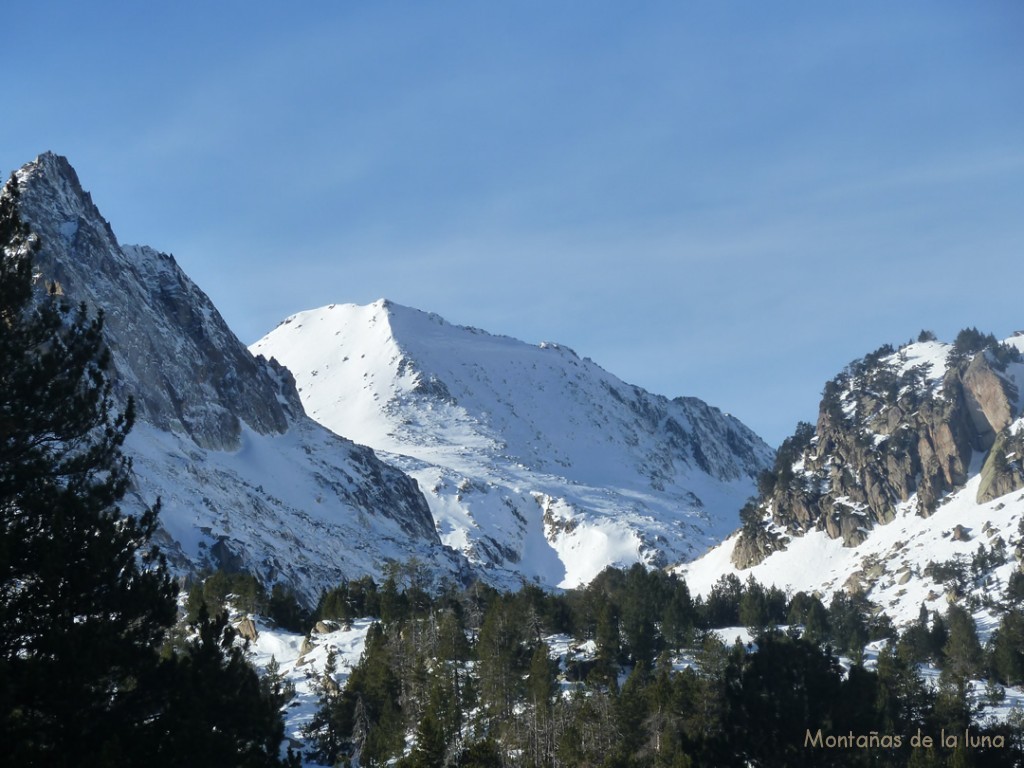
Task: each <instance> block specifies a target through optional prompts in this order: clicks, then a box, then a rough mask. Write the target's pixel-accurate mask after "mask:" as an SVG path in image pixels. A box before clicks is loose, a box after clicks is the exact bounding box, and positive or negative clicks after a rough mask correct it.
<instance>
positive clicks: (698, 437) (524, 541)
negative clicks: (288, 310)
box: [251, 300, 773, 586]
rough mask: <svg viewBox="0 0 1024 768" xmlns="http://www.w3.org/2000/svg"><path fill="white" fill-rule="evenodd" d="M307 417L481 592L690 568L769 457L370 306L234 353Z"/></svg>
mask: <svg viewBox="0 0 1024 768" xmlns="http://www.w3.org/2000/svg"><path fill="white" fill-rule="evenodd" d="M251 350H252V352H253V353H255V354H259V355H263V356H265V357H268V358H274V359H276V360H278V361H280V362H281V363H282V364H283V365H285V366H286V367H287V368H288V369H289V370H290V371H291V372H292V374H293V375H294V376H295V379H296V383H297V387H298V390H299V394H300V396H301V398H302V401H303V404H304V405H305V408H306V411H307V412H308V413H309V415H310V416H312V417H313V418H314V419H316V420H317V421H319V422H320V423H321V424H323V425H325V426H327V427H328V428H330V429H331V430H333V431H334V432H336V433H338V434H340V435H344V436H346V437H349V438H351V439H353V440H355V441H356V442H358V443H363V444H366V445H369V446H371V447H372V448H373V449H374V450H376V451H377V452H378V453H380V454H381V455H382V456H384V457H386V459H387V460H388V461H389V462H391V463H393V464H395V465H396V466H399V467H401V468H402V469H403V470H405V471H406V472H407V473H409V474H410V475H411V476H412V477H414V478H415V479H416V480H417V482H418V483H419V485H420V488H421V489H422V490H423V492H424V494H425V495H426V498H427V501H428V503H429V504H430V508H431V512H432V513H433V516H434V520H435V522H436V525H437V529H438V531H439V534H440V536H441V539H442V541H444V542H445V543H446V544H448V545H449V546H451V547H452V548H454V549H456V550H458V551H460V552H462V553H464V554H465V555H466V556H467V557H468V558H469V560H470V561H471V562H473V563H474V564H476V565H477V566H479V567H480V568H482V569H483V570H484V571H485V572H486V573H489V574H490V576H489V578H490V579H491V580H492V581H495V582H496V583H501V582H503V581H504V582H513V583H514V582H515V581H517V580H519V579H528V580H535V581H537V582H539V583H541V584H545V585H549V586H573V585H576V584H580V583H585V582H587V581H589V580H590V579H591V578H592V577H593V576H595V575H596V574H597V573H598V572H600V571H601V570H602V569H603V568H604V567H605V566H607V565H612V564H620V565H628V564H631V563H634V562H644V563H647V564H649V565H661V564H667V563H670V562H676V561H679V560H684V559H690V558H692V557H694V556H696V555H698V554H700V553H701V552H702V551H704V549H706V547H707V546H709V545H710V544H713V543H715V542H717V541H719V540H720V539H721V538H722V537H723V536H724V535H725V534H726V533H728V531H729V530H731V529H732V528H734V527H735V523H736V512H737V510H738V509H739V507H740V506H741V505H742V503H743V502H744V500H745V499H746V498H747V497H749V496H750V495H751V494H752V493H753V489H754V479H755V477H756V475H757V473H758V472H759V471H760V470H761V469H763V468H764V467H765V466H766V465H767V464H768V463H769V462H770V461H771V458H772V455H773V453H772V451H771V449H770V448H769V447H768V446H766V445H765V444H764V443H763V442H762V441H761V440H760V439H759V438H758V437H757V436H756V435H754V433H752V432H751V431H750V430H749V429H748V428H747V427H745V426H744V425H743V424H741V423H740V422H739V421H737V420H736V419H734V418H732V417H730V416H727V415H725V414H722V413H721V412H720V411H718V410H717V409H715V408H712V407H710V406H708V405H706V404H705V403H703V402H701V401H699V400H696V399H693V398H679V399H676V400H668V399H666V398H664V397H660V396H656V395H652V394H649V393H647V392H645V391H644V390H642V389H640V388H638V387H635V386H631V385H629V384H625V383H623V382H622V381H620V380H619V379H618V378H616V377H615V376H612V375H611V374H609V373H607V372H606V371H604V370H602V369H601V368H600V367H598V366H597V365H596V364H595V363H593V362H592V361H590V360H588V359H586V358H583V359H581V358H580V357H578V356H577V355H576V353H575V352H573V351H572V350H571V349H568V348H567V347H564V346H561V345H558V344H551V343H543V344H540V345H537V346H533V345H529V344H526V343H524V342H521V341H517V340H516V339H512V338H509V337H505V336H495V335H492V334H489V333H486V332H484V331H481V330H478V329H475V328H465V327H460V326H454V325H451V324H449V323H447V322H446V321H445V320H443V319H442V318H440V317H438V316H437V315H434V314H428V313H426V312H421V311H419V310H416V309H410V308H407V307H403V306H399V305H396V304H393V303H391V302H388V301H384V300H381V301H378V302H375V303H373V304H371V305H368V306H356V305H352V304H335V305H331V306H328V307H324V308H322V309H317V310H312V311H309V312H303V313H300V314H297V315H294V316H292V317H290V318H288V319H287V320H285V321H284V322H283V323H281V324H280V325H279V326H278V327H277V328H276V329H275V330H274V331H272V332H271V333H270V334H268V335H267V336H266V337H264V338H263V339H261V340H260V341H258V342H257V343H256V344H254V345H253V346H252V347H251Z"/></svg>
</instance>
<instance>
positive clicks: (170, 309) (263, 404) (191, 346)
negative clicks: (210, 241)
mask: <svg viewBox="0 0 1024 768" xmlns="http://www.w3.org/2000/svg"><path fill="white" fill-rule="evenodd" d="M18 178H19V182H20V184H21V186H22V217H23V218H24V219H26V220H27V221H28V223H29V224H30V226H31V227H32V230H33V231H34V232H35V233H36V234H37V235H38V237H39V239H40V241H41V245H42V247H41V248H40V251H39V254H38V257H37V266H38V269H39V271H40V272H41V273H42V275H43V276H44V277H45V279H46V280H48V281H51V282H56V284H57V287H58V289H59V290H60V291H62V292H63V293H64V294H65V295H67V296H68V297H69V298H73V299H74V300H75V301H84V302H86V304H88V305H89V306H90V307H91V308H93V309H96V310H102V311H103V313H104V322H105V327H106V329H107V339H108V344H109V345H110V348H111V351H112V353H113V359H114V366H115V369H116V373H117V377H116V378H117V388H118V392H119V393H120V394H121V395H122V396H127V395H128V394H131V395H132V396H134V397H135V400H136V406H137V408H138V412H139V415H140V416H141V417H142V418H143V419H144V420H146V421H148V422H149V423H151V424H153V425H155V426H157V427H159V428H160V429H164V430H168V431H171V432H179V433H184V434H186V435H188V436H189V437H190V438H191V439H192V440H193V441H195V443H196V444H197V445H199V446H202V447H204V448H211V449H216V450H233V449H236V448H238V446H239V440H240V437H241V422H245V423H246V424H247V425H248V426H249V427H250V428H252V429H253V430H254V431H256V432H257V433H259V434H280V433H283V432H284V431H286V430H287V429H288V414H289V410H290V411H291V413H292V414H298V413H301V406H300V405H299V402H298V400H297V396H293V397H292V399H291V400H290V401H289V400H288V390H287V388H286V389H285V390H284V392H282V390H281V389H280V388H279V387H278V386H277V383H276V381H275V379H274V378H273V377H272V376H270V375H269V373H268V371H267V370H266V367H265V365H264V364H263V363H261V362H260V361H258V360H256V359H255V358H253V356H252V355H250V354H249V352H248V351H247V350H246V348H245V346H244V345H243V344H241V342H239V341H238V339H237V338H235V336H234V334H233V333H231V331H230V330H229V329H228V327H227V325H225V323H224V321H223V320H222V319H221V317H220V314H219V313H218V312H217V310H216V308H215V307H214V306H213V304H212V303H211V302H210V300H209V299H208V298H207V297H206V295H205V294H204V293H203V292H202V291H201V290H199V288H198V287H197V286H196V285H195V284H194V283H193V282H192V281H191V280H190V279H189V278H188V277H187V276H186V275H185V274H184V273H183V272H182V271H181V270H180V269H179V268H178V266H177V264H176V263H175V261H174V258H173V257H171V256H169V255H167V254H163V253H158V252H157V251H154V250H153V249H151V248H147V247H144V246H141V247H140V246H121V245H120V244H119V243H118V242H117V239H116V238H115V237H114V233H113V231H112V229H111V228H110V225H109V224H108V223H107V222H106V221H105V220H104V219H103V217H102V216H101V215H100V212H99V211H98V210H97V208H96V206H95V205H94V204H93V202H92V198H91V197H90V195H89V194H88V193H86V192H84V191H83V190H82V187H81V185H80V184H79V181H78V176H77V174H76V173H75V171H74V169H73V168H72V167H71V165H70V164H69V163H68V161H67V160H65V159H64V158H62V157H59V156H57V155H54V154H50V153H47V154H44V155H41V156H40V157H39V158H38V159H37V160H36V161H35V162H33V163H29V164H28V165H26V166H25V167H24V168H23V169H22V170H21V171H20V172H19V174H18Z"/></svg>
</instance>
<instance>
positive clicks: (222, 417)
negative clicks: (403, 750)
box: [16, 153, 464, 600]
mask: <svg viewBox="0 0 1024 768" xmlns="http://www.w3.org/2000/svg"><path fill="white" fill-rule="evenodd" d="M16 183H17V184H18V185H19V188H20V194H21V215H22V217H23V219H25V220H26V221H27V222H28V224H29V225H30V227H31V228H32V231H33V232H34V233H35V235H36V236H37V237H38V238H39V241H40V245H41V247H40V250H39V252H38V255H37V258H36V268H37V271H38V274H39V283H40V288H41V289H42V288H43V286H44V285H45V286H46V288H47V289H52V290H54V291H56V292H57V293H60V294H63V295H64V296H65V297H66V298H67V299H68V300H69V301H71V302H74V303H78V302H85V303H86V304H87V305H88V306H89V308H90V310H91V311H94V312H95V311H102V312H103V314H104V330H105V338H106V341H107V344H108V346H109V348H110V350H111V353H112V364H113V377H114V388H115V395H116V396H117V397H118V399H119V400H120V401H121V403H122V404H124V403H126V402H127V398H128V397H129V396H131V397H133V398H134V399H135V402H136V406H137V416H138V418H137V422H136V428H135V429H134V430H133V432H132V434H131V435H130V437H129V441H128V443H127V451H128V453H129V454H130V455H131V456H132V457H133V461H134V467H135V481H136V482H135V486H134V488H133V490H132V493H131V497H130V498H129V499H126V504H127V505H128V506H130V507H135V508H141V507H142V506H143V505H145V504H151V503H152V502H154V501H155V500H156V498H157V497H160V498H161V499H162V502H163V507H162V512H161V522H162V530H161V532H160V535H159V538H160V542H159V543H160V544H161V546H162V548H163V549H164V550H165V552H167V554H168V556H169V558H170V560H171V562H172V563H173V564H174V565H175V567H176V568H178V569H180V570H182V571H193V570H197V569H203V568H216V567H221V568H227V569H229V570H236V569H246V570H250V571H252V572H253V573H255V574H257V575H259V576H261V577H262V578H263V579H264V580H266V581H269V582H275V581H282V582H284V583H287V584H289V585H291V586H292V587H294V588H295V589H296V590H298V591H299V593H300V594H302V595H304V596H305V597H306V598H307V599H310V600H315V598H316V595H317V594H319V592H320V590H321V589H324V588H328V587H331V586H333V585H335V584H336V583H337V582H338V581H339V580H340V579H341V578H343V577H345V576H358V575H362V574H366V573H369V574H371V575H379V574H380V572H381V569H382V567H383V565H384V564H385V563H386V562H387V561H388V560H408V559H409V558H412V557H416V558H419V559H420V560H422V561H423V562H424V563H425V564H427V565H429V566H432V567H433V568H435V569H436V571H437V572H438V573H446V574H449V575H450V574H455V573H457V572H458V571H459V570H460V569H461V568H463V567H464V563H460V561H459V558H458V557H456V556H454V555H453V554H452V553H451V552H449V551H446V550H445V549H444V548H443V547H442V546H441V544H440V541H439V540H438V537H437V533H436V531H435V529H434V524H433V520H432V518H431V516H430V510H429V508H428V506H427V505H426V502H425V500H424V499H423V496H422V495H421V494H420V493H419V491H418V489H417V488H416V486H415V483H413V482H412V481H411V480H410V479H409V478H408V477H406V476H405V475H404V474H402V473H401V472H400V471H398V470H396V469H394V468H392V467H390V466H388V465H386V464H384V463H382V462H381V461H380V460H378V459H377V457H376V456H375V455H374V454H373V452H372V451H371V450H369V449H367V448H365V447H361V446H357V445H354V444H353V443H351V442H350V441H348V440H345V439H342V438H340V437H338V436H336V435H334V434H332V433H330V432H329V431H327V430H325V429H323V428H322V427H320V426H319V425H318V424H316V423H315V422H313V421H312V420H310V419H309V418H307V417H306V416H305V414H304V412H303V409H302V404H301V402H300V399H299V396H298V393H297V392H296V390H295V386H294V381H293V379H292V377H291V376H290V375H289V374H288V372H287V371H286V370H284V369H283V368H281V367H280V366H277V365H274V364H272V363H269V362H267V361H266V360H263V359H259V358H255V357H253V356H252V355H251V354H250V353H249V352H248V351H247V350H246V348H245V346H244V345H243V344H242V343H241V342H240V341H239V340H238V339H237V337H235V335H234V334H233V333H232V332H231V331H230V329H229V328H228V327H227V325H226V324H225V323H224V321H223V320H222V318H221V317H220V314H219V313H218V312H217V310H216V309H215V308H214V306H213V305H212V303H211V302H210V300H209V299H208V298H207V297H206V295H205V294H204V293H203V292H202V291H201V290H200V289H199V288H198V287H197V286H196V285H195V284H194V283H193V282H192V281H191V280H190V279H189V278H188V277H187V276H186V275H185V274H184V273H183V272H182V271H181V269H180V268H179V267H178V266H177V264H176V263H175V261H174V259H173V258H172V257H171V256H169V255H166V254H162V253H159V252H157V251H155V250H153V249H151V248H148V247H145V246H122V245H120V244H119V243H118V242H117V239H116V237H115V236H114V233H113V231H112V229H111V227H110V225H109V224H108V223H107V222H106V221H105V220H104V219H103V217H102V216H101V215H100V213H99V211H98V210H97V208H96V206H95V205H94V204H93V202H92V199H91V197H90V196H89V194H88V193H86V192H85V191H83V189H82V187H81V185H80V183H79V180H78V177H77V174H76V173H75V171H74V169H73V168H72V167H71V165H70V164H69V163H68V162H67V160H65V159H64V158H62V157H59V156H57V155H54V154H51V153H47V154H44V155H41V156H40V157H39V158H37V159H36V160H35V161H34V162H32V163H29V164H27V165H25V166H24V167H23V168H22V169H21V170H20V171H18V172H17V173H16Z"/></svg>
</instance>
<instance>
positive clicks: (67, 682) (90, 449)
mask: <svg viewBox="0 0 1024 768" xmlns="http://www.w3.org/2000/svg"><path fill="white" fill-rule="evenodd" d="M17 204H18V191H17V184H16V183H15V182H14V181H13V180H12V182H11V183H9V184H8V185H7V186H6V187H5V191H4V194H3V196H2V198H0V744H4V745H9V746H8V748H7V749H4V754H5V758H6V759H8V760H11V761H13V762H12V763H11V764H18V765H34V764H43V763H45V764H47V765H64V764H68V765H90V764H95V763H98V762H100V761H101V760H102V759H104V758H103V757H102V756H103V755H107V756H110V758H111V759H113V757H114V756H117V755H121V754H126V753H131V752H132V751H133V750H134V749H136V748H137V747H138V746H139V745H138V744H136V743H134V740H135V739H136V738H137V737H138V734H139V733H140V732H141V731H142V730H143V728H144V726H145V724H146V723H147V722H148V721H149V720H150V719H151V718H152V716H153V714H154V712H153V707H154V706H155V703H154V702H152V701H150V700H148V699H147V697H146V695H145V691H144V690H143V682H144V681H148V680H150V679H152V678H153V676H154V675H155V674H156V672H155V671H156V668H157V664H158V661H159V657H158V655H157V653H156V648H157V647H158V643H159V642H160V641H161V640H162V638H163V634H164V632H165V629H166V627H167V626H168V625H170V624H171V623H172V622H173V620H174V616H175V605H174V601H173V597H172V591H171V585H170V582H169V580H168V579H167V577H166V575H165V573H164V571H163V569H162V568H161V567H160V562H159V559H158V558H157V557H156V556H155V553H153V552H152V551H145V548H146V545H147V542H148V541H149V538H150V536H151V535H152V533H153V531H154V528H155V526H156V510H155V509H151V510H149V511H147V512H146V513H144V514H142V515H140V516H138V517H125V516H122V515H121V514H120V513H119V511H118V509H117V507H116V503H117V501H118V500H119V499H120V498H121V497H122V496H123V495H124V492H125V490H126V489H127V484H128V480H129V471H130V462H129V460H128V459H127V458H126V457H125V456H124V455H123V453H122V452H121V445H122V444H123V442H124V439H125V436H126V435H127V433H128V430H129V429H130V428H131V425H132V418H133V414H132V407H131V404H130V403H129V405H128V407H127V408H126V409H125V411H124V412H122V413H116V412H115V409H114V406H113V403H112V400H111V397H110V383H109V380H108V378H107V376H106V369H107V366H108V364H109V356H108V355H107V353H106V352H105V351H104V348H103V344H102V336H101V329H102V317H101V316H97V317H95V318H90V317H89V315H88V313H87V311H86V309H85V307H84V306H82V307H78V308H77V309H73V308H71V307H70V306H69V305H67V304H66V303H64V302H63V301H62V300H61V298H60V297H58V296H56V295H53V294H52V293H51V294H49V295H37V293H36V291H35V289H34V287H33V266H32V255H33V252H34V251H35V250H36V243H35V241H34V240H33V238H31V237H30V235H29V233H28V229H27V228H26V227H25V225H24V224H22V222H21V221H20V218H19V215H18V211H17ZM140 560H141V561H143V563H148V564H149V565H151V566H152V567H144V566H141V565H140Z"/></svg>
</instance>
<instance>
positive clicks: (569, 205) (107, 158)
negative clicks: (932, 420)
mask: <svg viewBox="0 0 1024 768" xmlns="http://www.w3.org/2000/svg"><path fill="white" fill-rule="evenodd" d="M0 29H3V30H4V43H3V49H2V50H3V58H4V60H5V61H6V63H7V66H6V67H5V72H6V73H7V77H6V78H5V83H4V84H5V89H4V90H5V98H4V104H5V109H4V117H3V119H2V120H0V171H2V172H3V173H4V174H5V175H6V174H8V173H9V172H10V171H11V170H12V169H14V168H15V167H17V166H19V165H21V164H22V163H24V162H27V161H28V160H30V159H32V158H33V157H35V156H36V155H37V154H39V153H40V152H42V151H44V150H53V151H55V152H58V153H59V154H63V155H66V156H67V157H68V158H69V159H70V160H71V162H72V164H73V165H74V166H75V167H76V168H77V170H78V172H79V176H80V177H81V179H82V182H83V185H84V186H85V187H86V188H87V189H89V190H90V191H91V192H92V194H93V198H94V200H95V201H96V203H97V204H98V205H99V207H100V210H101V211H102V212H103V213H104V215H105V216H106V217H107V218H108V219H109V220H110V221H111V224H112V226H113V228H114V231H115V233H116V234H117V235H118V237H119V238H120V239H121V241H122V242H127V243H135V242H138V243H145V244H148V245H152V246H153V247H155V248H158V249H160V250H163V251H168V252H171V253H173V254H174V255H175V257H176V258H177V259H178V261H179V263H180V264H181V265H182V267H183V268H184V269H185V270H186V272H188V273H189V275H190V276H191V277H192V278H193V279H194V280H195V281H196V282H197V283H198V284H199V285H200V287H202V288H203V289H204V290H205V291H206V292H207V293H208V294H209V295H210V297H211V298H212V299H213V301H214V302H215V303H216V304H217V306H218V307H219V308H220V310H221V312H222V314H223V315H224V317H225V318H226V320H227V321H228V323H229V324H230V325H231V327H232V328H233V329H234V330H235V331H236V333H238V335H239V336H240V337H241V338H242V340H243V341H245V342H246V343H251V342H253V341H255V340H256V339H257V338H259V337H260V336H262V335H263V334H264V333H266V332H267V331H269V330H270V329H271V328H273V327H274V326H275V325H276V324H277V323H278V322H279V321H280V320H281V319H283V318H284V317H285V316H287V315H288V314H291V313H293V312H296V311H299V310H302V309H309V308H313V307H317V306H321V305H324V304H328V303H332V302H357V303H366V302H370V301H373V300H374V299H377V298H379V297H382V296H383V297H387V298H390V299H393V300H395V301H397V302H400V303H403V304H409V305H412V306H415V307H419V308H421V309H426V310H430V311H433V312H437V313H439V314H441V315H443V316H445V317H446V318H448V319H449V320H451V321H452V322H457V323H460V324H466V325H473V326H477V327H481V328H485V329H487V330H489V331H492V332H496V333H504V334H508V335H512V336H516V337H518V338H521V339H524V340H526V341H530V342H540V341H543V340H550V341H557V342H561V343H564V344H568V345H569V346H572V347H573V348H574V349H575V350H576V351H577V352H578V353H579V354H581V355H586V356H589V357H591V358H593V359H594V360H595V361H596V362H598V363H599V364H601V365H602V366H603V367H605V368H606V369H608V370H609V371H611V372H613V373H615V374H616V375H618V376H619V377H621V378H623V379H625V380H626V381H629V382H631V383H635V384H639V385H641V386H644V387H646V388H647V389H650V390H652V391H654V392H658V393H661V394H665V395H668V396H675V395H695V396H698V397H701V398H704V399H705V400H707V401H708V402H710V403H712V404H713V405H717V406H719V407H720V408H722V409H723V410H726V411H729V412H731V413H734V414H735V415H737V416H738V417H740V418H741V419H743V420H744V421H745V422H747V423H748V424H749V425H750V426H752V427H753V428H754V429H755V430H757V431H758V432H759V433H760V434H762V435H763V436H764V437H765V438H766V439H767V440H768V441H769V442H771V443H773V444H777V443H778V442H779V441H780V440H781V439H782V438H783V437H785V436H786V435H787V434H789V433H790V432H791V431H792V429H793V427H794V426H795V424H796V422H797V420H799V419H806V420H813V419H814V418H815V416H816V413H817V403H818V399H819V396H820V393H821V389H822V386H823V384H824V382H825V380H826V379H828V378H830V377H831V376H833V375H834V374H835V373H836V372H837V371H838V370H839V369H840V368H841V367H842V366H843V365H844V364H845V363H847V362H849V361H850V360H851V359H853V358H855V357H859V356H861V355H863V354H864V353H866V352H869V351H871V350H873V349H875V348H876V347H878V346H879V345H881V344H883V343H886V342H891V343H900V342H903V341H906V340H907V339H909V338H910V337H911V336H916V335H917V332H918V331H919V330H921V329H922V328H929V329H933V330H934V331H935V332H937V333H938V334H939V336H940V337H944V338H947V339H948V338H951V337H952V336H953V335H955V333H956V331H957V330H958V329H960V328H961V327H964V326H967V325H972V326H977V327H979V328H981V329H983V330H985V331H986V332H988V331H991V332H994V333H996V334H997V335H1009V334H1010V333H1012V332H1013V331H1014V330H1017V329H1024V309H1022V303H1021V295H1022V287H1021V280H1020V275H1021V272H1020V265H1021V263H1022V259H1021V257H1022V255H1024V46H1021V44H1020V41H1021V39H1022V35H1024V4H1021V3H1018V2H1009V1H1007V2H997V1H996V2H985V3H963V2H956V3H954V2H942V1H941V0H939V1H932V2H901V3H891V2H885V3H877V2H856V3H853V2H850V3H807V2H802V3H788V2H772V3H764V2H753V1H752V2H744V3H728V2H723V3H677V2H672V3H642V4H639V3H623V2H618V3H601V2H586V3H583V2H577V3H570V2H565V3H552V2H515V3H500V4H499V3H470V2H465V3H460V2H445V3H414V2H407V3H397V2H375V3H366V2H359V3H356V2H309V3H302V4H293V6H292V7H290V8H284V6H283V4H278V3H252V2H248V3H236V2H220V3H203V4H200V3H193V2H179V3H174V4H171V3H162V4H138V3H128V2H122V3H113V2H92V3H77V2H65V3H50V2H45V0H43V1H42V2H33V3H18V4H12V3H8V4H5V6H4V8H3V10H0Z"/></svg>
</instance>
